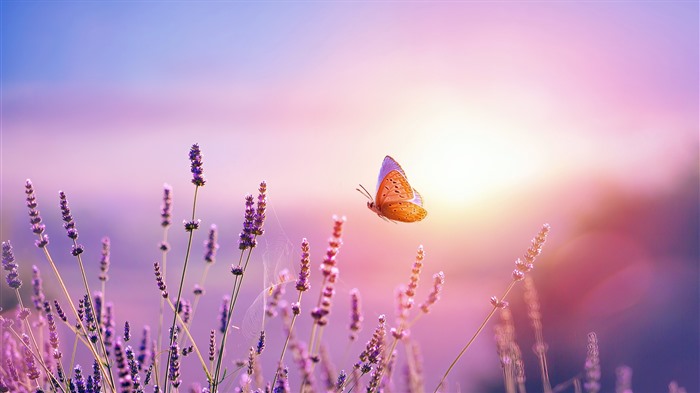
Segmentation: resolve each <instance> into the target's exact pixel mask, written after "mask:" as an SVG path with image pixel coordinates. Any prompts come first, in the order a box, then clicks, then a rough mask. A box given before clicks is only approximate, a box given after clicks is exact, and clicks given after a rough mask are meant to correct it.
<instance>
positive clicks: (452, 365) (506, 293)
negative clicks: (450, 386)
mask: <svg viewBox="0 0 700 393" xmlns="http://www.w3.org/2000/svg"><path fill="white" fill-rule="evenodd" d="M515 283H516V281H515V280H512V281H511V282H510V284H509V285H508V288H507V289H506V291H505V292H504V293H503V296H501V297H500V298H499V303H500V302H503V301H504V300H505V298H506V296H508V293H509V292H510V291H511V289H513V286H514V285H515ZM496 310H498V306H497V305H495V306H493V309H492V310H491V312H489V314H488V315H487V316H486V318H485V319H484V321H483V322H482V323H481V326H479V328H478V329H476V332H474V335H473V336H472V338H471V339H469V341H468V342H467V345H465V346H464V348H462V350H461V351H460V352H459V355H457V357H456V358H455V360H453V361H452V364H450V367H448V368H447V371H445V374H444V375H443V376H442V379H440V383H438V385H437V386H436V387H435V391H434V392H435V393H437V391H438V390H439V389H440V386H442V384H443V383H444V382H445V379H446V378H447V375H448V374H449V373H450V371H452V368H454V366H455V365H456V364H457V362H458V361H459V359H460V358H461V357H462V355H463V354H464V352H466V351H467V349H468V348H469V347H470V346H471V345H472V343H473V342H474V340H476V337H477V336H478V335H479V333H481V331H482V330H484V327H485V326H486V323H487V322H488V321H489V320H490V319H491V317H492V316H493V314H495V313H496Z"/></svg>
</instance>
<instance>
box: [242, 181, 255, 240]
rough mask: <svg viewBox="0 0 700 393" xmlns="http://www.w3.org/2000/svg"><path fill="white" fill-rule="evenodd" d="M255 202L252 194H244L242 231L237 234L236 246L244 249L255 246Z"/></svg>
mask: <svg viewBox="0 0 700 393" xmlns="http://www.w3.org/2000/svg"><path fill="white" fill-rule="evenodd" d="M254 204H255V202H254V201H253V196H252V195H251V194H247V195H246V196H245V215H244V218H243V231H242V232H241V233H240V234H239V235H238V237H239V240H238V248H239V249H241V250H245V249H248V248H253V247H255V246H256V240H255V234H254V231H255V208H254Z"/></svg>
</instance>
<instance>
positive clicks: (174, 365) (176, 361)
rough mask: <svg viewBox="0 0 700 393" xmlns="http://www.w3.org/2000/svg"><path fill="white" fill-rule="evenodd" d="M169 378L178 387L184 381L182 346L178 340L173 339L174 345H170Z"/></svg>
mask: <svg viewBox="0 0 700 393" xmlns="http://www.w3.org/2000/svg"><path fill="white" fill-rule="evenodd" d="M168 379H170V381H171V384H172V385H173V387H175V388H177V387H178V386H180V384H181V383H182V380H181V379H180V346H179V345H177V340H176V339H175V340H173V345H171V346H170V367H169V369H168Z"/></svg>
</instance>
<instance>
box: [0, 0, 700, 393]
mask: <svg viewBox="0 0 700 393" xmlns="http://www.w3.org/2000/svg"><path fill="white" fill-rule="evenodd" d="M0 11H1V12H2V16H1V18H2V20H1V22H2V37H1V43H2V57H1V67H2V68H1V71H2V81H1V82H2V106H1V110H2V132H1V134H0V135H1V138H2V139H1V150H0V151H1V154H2V158H1V164H2V168H1V183H0V187H1V193H0V195H1V198H2V200H1V204H2V213H1V216H0V218H1V224H0V230H1V232H2V240H3V241H4V240H7V239H10V240H11V241H12V243H13V246H14V248H15V254H16V256H17V258H18V262H19V264H20V272H21V275H22V278H23V279H24V282H25V285H24V286H23V288H22V289H23V290H26V291H27V292H26V294H27V299H28V298H29V296H30V295H31V293H30V290H31V286H30V285H29V284H30V282H31V265H32V264H36V265H37V266H38V267H39V268H40V269H42V274H43V277H44V285H45V288H46V291H47V292H48V293H49V295H48V296H49V298H52V297H57V298H61V297H62V294H61V293H60V292H59V288H58V287H57V284H56V281H55V279H53V276H52V274H51V271H50V269H49V265H48V263H47V262H46V261H45V260H44V259H43V254H42V253H41V252H40V250H38V249H37V248H36V247H34V236H33V235H32V234H31V232H30V231H29V222H28V218H27V211H26V208H25V203H24V190H23V187H24V182H25V180H26V179H27V178H30V179H32V181H33V183H34V186H35V189H36V193H37V197H38V201H39V210H40V211H41V213H42V216H43V217H44V221H45V223H46V224H47V233H48V234H49V236H50V238H51V244H50V249H51V251H52V253H53V254H54V257H55V259H56V260H57V263H58V265H59V266H60V268H61V269H62V270H61V271H62V272H63V274H64V278H65V279H66V281H68V283H69V287H70V288H74V291H75V293H79V292H80V288H81V285H82V284H81V281H80V276H79V273H78V270H77V269H76V264H75V261H74V260H73V258H72V257H71V256H70V255H69V251H70V243H69V239H68V238H67V237H66V236H65V235H64V231H63V229H62V228H61V225H60V210H59V208H58V191H59V190H63V191H65V192H66V194H67V196H68V200H69V203H70V206H71V207H72V210H73V214H74V217H75V219H76V221H77V228H78V231H79V233H80V242H81V243H82V244H83V245H84V246H85V248H86V252H85V254H84V261H85V263H86V269H87V271H88V275H89V276H90V279H91V280H92V281H91V283H92V285H94V287H97V282H98V281H97V279H96V277H97V274H98V269H99V264H98V261H99V256H100V239H101V238H102V237H103V236H109V237H110V238H111V241H112V257H111V259H112V266H111V270H110V281H108V290H107V297H108V300H110V301H112V302H114V304H115V309H116V311H115V312H116V318H117V326H121V325H123V322H124V321H125V320H127V319H128V320H129V321H130V322H131V325H132V326H134V327H140V326H141V325H143V324H150V325H152V326H154V324H155V323H156V322H157V321H156V318H155V317H154V315H155V314H157V313H158V307H159V306H158V304H159V300H158V299H159V298H158V291H157V289H156V287H155V284H154V283H153V278H152V273H151V270H152V263H153V262H154V261H156V260H160V258H161V255H160V252H159V251H158V249H157V244H158V242H159V241H160V240H161V237H162V230H161V227H160V225H159V224H160V220H159V219H160V218H159V213H160V204H161V198H162V187H163V184H164V183H168V184H171V185H172V186H173V190H174V191H173V193H174V223H175V226H174V228H172V229H171V231H170V242H171V244H172V251H171V253H170V254H169V257H168V264H169V265H168V271H169V272H174V271H177V270H178V268H179V267H181V266H182V263H183V260H184V254H185V248H186V237H185V233H184V231H183V230H182V229H181V226H180V222H181V221H182V220H183V219H185V218H188V217H189V216H190V214H191V206H192V196H193V193H194V186H193V185H192V184H191V183H190V180H191V174H190V173H189V161H188V158H187V157H188V156H187V155H188V150H189V148H190V146H191V145H192V143H195V142H196V143H199V145H200V147H201V149H202V154H203V160H204V171H205V177H206V179H207V184H206V186H205V187H204V188H202V189H201V190H200V192H199V195H198V205H197V217H198V218H200V219H201V220H202V228H203V229H202V230H200V231H198V232H197V233H196V235H195V240H194V248H193V252H192V257H191V264H190V267H189V268H188V273H187V280H186V282H187V285H186V288H188V290H189V288H191V287H192V285H193V284H194V283H195V282H197V280H198V279H199V277H200V275H201V271H202V270H203V266H204V262H203V260H202V256H203V254H204V250H203V246H202V244H203V242H204V240H205V238H206V235H207V233H206V229H207V228H209V226H210V225H211V224H216V225H217V226H218V228H219V236H220V238H219V243H220V244H221V247H220V250H219V254H218V260H217V262H216V264H215V265H214V266H213V267H212V270H211V271H210V273H209V280H208V282H207V283H206V286H205V287H206V291H207V294H206V296H205V297H204V300H203V303H202V304H203V307H201V308H200V310H199V311H198V312H197V316H196V320H197V322H196V326H197V328H196V332H195V333H196V334H197V335H198V337H200V338H201V343H200V345H202V346H205V347H206V342H207V335H208V331H209V329H210V328H215V327H217V326H218V324H217V312H218V307H219V304H220V302H221V296H223V295H224V294H227V293H229V292H230V287H231V276H230V275H229V273H228V270H229V266H230V264H231V263H234V262H237V260H238V256H239V252H238V243H237V241H238V240H237V239H238V233H239V231H240V230H241V225H242V219H243V202H244V199H243V198H244V195H245V194H247V193H254V194H255V193H257V187H258V184H259V182H260V181H261V180H265V181H267V184H268V190H269V210H268V216H267V222H266V224H265V227H266V231H267V232H266V233H265V235H264V236H263V237H262V238H261V239H260V242H259V247H258V248H257V249H256V250H255V252H254V253H253V260H252V262H251V270H250V272H251V273H250V276H247V278H246V282H245V283H244V286H243V287H244V293H243V298H242V299H241V301H240V302H239V306H238V307H237V310H236V314H235V315H234V323H235V324H237V326H240V327H241V328H240V329H239V330H236V331H235V333H234V335H233V336H232V337H233V338H232V340H231V347H230V348H229V352H228V353H229V355H230V359H234V358H236V357H241V358H242V357H244V356H246V354H247V348H248V346H249V345H250V343H251V340H252V337H254V336H255V333H256V332H257V330H258V329H259V328H258V327H257V326H259V320H260V317H261V315H262V304H263V303H262V301H261V297H259V295H260V293H261V291H262V289H263V287H264V285H265V282H269V277H272V276H274V274H275V273H276V272H277V271H279V269H281V268H283V267H288V268H290V269H292V270H293V271H294V272H297V271H298V266H297V265H298V261H299V256H300V251H299V244H300V242H301V239H302V238H303V237H306V238H308V239H309V242H310V243H311V256H312V264H313V266H314V267H313V270H312V275H315V276H314V279H313V280H314V281H313V284H312V285H314V284H315V286H313V287H312V291H311V294H310V295H308V296H307V297H306V300H305V302H304V303H303V306H304V309H305V311H304V312H303V314H302V315H304V316H306V315H307V314H306V312H307V311H308V310H310V309H311V307H312V306H313V303H314V300H315V299H316V296H317V293H318V292H317V291H318V290H319V285H318V275H319V274H318V270H317V266H318V264H319V263H320V262H321V260H322V258H323V255H324V252H325V249H326V247H327V245H328V244H327V239H328V237H329V236H330V234H331V229H332V219H331V217H332V216H333V215H334V214H338V215H344V216H346V217H347V222H346V224H345V229H344V233H343V242H344V244H343V246H342V248H341V251H340V254H339V256H338V267H339V268H340V283H339V284H338V288H337V289H338V292H337V294H336V298H335V304H334V306H333V307H334V308H333V312H332V314H331V323H330V325H329V327H328V329H327V331H326V332H325V333H324V340H325V341H326V342H327V343H328V345H329V347H330V348H331V353H332V354H333V359H334V360H335V362H336V364H337V368H338V369H346V370H347V369H348V368H349V367H350V365H351V364H352V363H353V362H354V359H355V356H356V354H359V352H360V350H361V348H362V346H363V345H364V343H365V342H366V341H367V340H368V339H369V337H370V335H371V331H372V330H373V329H374V326H375V325H376V321H377V317H378V316H379V315H380V314H387V315H388V316H389V322H390V324H393V321H394V309H395V307H394V305H393V301H394V290H395V288H396V287H397V286H399V285H405V284H406V283H407V282H408V278H409V276H410V269H411V265H412V263H413V260H414V258H415V253H416V249H417V247H418V246H419V245H421V244H422V245H423V246H424V248H425V251H426V259H425V268H424V271H423V275H422V278H421V283H420V284H421V286H420V287H419V295H418V299H417V301H418V302H421V301H422V300H423V298H424V297H425V296H427V293H428V292H429V289H430V286H431V278H430V277H431V276H432V274H433V273H436V272H438V271H444V273H445V276H446V283H445V287H444V291H443V295H442V299H441V300H440V302H439V303H438V304H437V305H436V306H435V307H434V309H433V311H432V312H431V313H430V314H429V315H427V316H425V317H423V318H422V319H421V320H420V321H419V322H418V323H417V324H416V325H415V326H414V327H413V328H412V331H411V334H412V336H411V337H412V338H414V339H415V340H416V341H418V342H419V343H420V344H421V345H422V353H423V357H424V360H425V372H426V388H427V389H428V390H430V391H432V389H434V386H435V385H436V384H437V381H439V379H440V377H441V376H442V374H443V373H444V371H445V370H446V369H447V367H448V366H449V364H450V362H451V361H452V360H453V359H454V357H455V356H456V355H457V353H458V352H459V349H460V348H461V347H462V346H463V345H464V344H465V343H466V342H467V340H468V339H469V337H470V336H471V334H472V333H473V332H474V331H475V330H476V328H477V327H478V325H479V324H480V323H481V321H482V320H483V318H484V317H485V316H486V314H487V313H488V312H489V310H490V305H489V301H488V299H489V297H491V296H493V295H497V294H500V293H502V291H503V290H504V289H505V287H506V286H507V285H508V283H509V280H510V273H511V271H512V269H513V267H514V265H513V261H514V260H515V259H516V258H518V257H520V256H522V254H523V253H524V252H525V250H526V249H527V247H528V246H529V242H530V239H531V238H532V237H533V236H535V234H536V233H537V232H538V230H539V229H540V228H541V226H542V224H544V223H549V224H550V225H551V226H552V230H551V233H550V236H549V239H548V241H547V244H546V245H545V247H544V250H543V254H542V256H541V257H540V258H539V259H538V260H537V262H536V268H535V269H534V270H533V271H532V273H531V274H532V276H533V278H534V280H535V284H536V285H537V288H538V290H539V292H540V300H541V303H542V305H541V307H542V314H543V324H544V337H545V340H546V341H547V344H548V346H549V352H548V359H549V363H550V374H551V380H552V384H553V385H556V384H558V383H560V382H564V381H567V380H568V379H570V378H571V377H573V376H575V375H576V374H577V373H579V372H580V371H582V369H583V364H584V361H585V356H586V334H587V333H588V332H591V331H595V332H596V333H597V334H598V339H599V344H600V353H601V367H602V384H603V390H604V391H612V390H613V389H614V381H615V368H616V367H618V366H620V365H623V364H624V365H628V366H630V367H631V368H632V369H633V372H634V376H633V389H634V391H635V392H660V391H664V390H666V389H667V386H668V383H669V382H670V381H671V380H676V381H678V383H679V384H680V385H681V386H684V387H686V389H687V391H688V392H698V391H700V384H699V381H698V379H699V374H700V373H699V368H700V360H699V353H700V345H699V336H700V335H699V333H700V326H699V319H700V316H699V313H700V303H699V300H698V299H699V294H700V292H699V285H698V283H699V282H700V279H699V277H700V276H699V272H698V265H699V264H698V261H699V259H698V256H699V250H698V244H699V243H700V240H699V239H700V238H699V228H698V218H699V212H698V189H699V183H698V179H699V176H698V163H699V160H698V158H699V157H698V151H699V149H698V105H699V102H698V47H699V42H698V36H699V32H698V11H699V10H698V4H697V2H681V1H677V2H561V3H556V2H494V3H488V2H461V3H456V2H439V3H427V2H406V3H403V2H330V3H319V2H266V3H254V2H204V3H189V2H147V3H134V2H106V3H105V2H62V3H49V2H2V3H1V4H0ZM387 154H389V155H391V156H393V157H394V158H395V159H396V160H397V161H398V162H399V163H401V165H402V166H403V168H404V170H405V171H406V173H407V175H408V179H409V180H410V181H411V184H412V185H413V186H414V187H415V188H416V189H418V190H419V191H420V192H421V194H422V195H423V198H424V201H425V207H426V209H427V210H428V216H427V218H426V219H425V220H424V221H422V222H418V223H412V224H392V223H387V222H384V221H383V220H381V219H379V218H378V217H377V216H376V215H375V214H373V213H372V212H370V211H369V210H367V208H366V200H365V198H364V197H363V196H362V195H360V194H359V193H358V192H356V191H355V188H356V187H357V186H358V184H363V185H364V186H365V187H366V188H367V189H369V190H370V191H373V190H374V189H375V181H376V179H377V173H378V171H379V166H380V164H381V162H382V159H383V158H384V156H385V155H387ZM266 277H268V278H266ZM177 278H178V277H175V276H172V275H169V277H168V283H169V285H170V286H171V288H174V287H175V285H176V281H177ZM266 280H267V281H266ZM352 288H358V289H359V290H360V292H361V294H362V297H363V300H364V302H363V305H364V307H363V308H364V312H365V328H364V330H363V332H362V334H361V335H360V339H359V340H358V341H359V342H358V343H355V344H353V345H352V346H350V348H349V350H347V351H346V341H347V340H346V337H347V334H348V332H347V325H348V323H349V317H348V312H349V311H348V310H349V298H348V291H349V290H350V289H352ZM1 289H2V292H0V293H1V294H2V304H3V308H5V310H6V311H7V310H8V309H10V308H12V306H13V301H14V297H13V296H12V294H11V293H10V292H8V288H7V286H6V285H4V284H3V285H2V286H1ZM288 289H289V290H290V291H291V290H292V288H291V287H289V288H288ZM174 292H175V291H174V290H172V289H171V293H174ZM187 293H189V292H187ZM75 296H77V295H75ZM290 299H291V297H290ZM509 300H510V302H511V309H512V311H513V313H514V316H515V321H516V336H517V341H518V342H519V343H520V345H521V348H522V349H523V353H524V360H525V364H526V373H527V376H528V387H529V389H531V390H532V391H538V390H540V389H541V381H540V378H539V372H538V368H537V359H536V357H535V355H534V354H533V352H532V351H531V350H530V348H531V347H532V344H533V341H534V339H533V333H532V329H531V328H530V323H529V321H528V319H527V309H526V307H525V305H524V304H523V300H522V286H521V285H518V286H516V288H515V290H514V291H513V292H512V293H511V295H510V297H509ZM308 322H309V321H308V318H306V317H305V319H304V321H303V322H302V323H300V325H299V329H300V334H299V336H300V337H301V338H305V337H307V335H308V331H309V323H308ZM495 322H496V321H495V320H494V321H492V322H490V323H489V325H488V326H487V328H486V330H485V331H484V332H483V333H482V335H481V336H479V338H478V339H477V340H476V342H475V345H474V347H473V348H471V349H470V350H469V351H468V352H467V353H466V354H465V356H464V357H463V358H462V359H461V360H460V362H459V363H458V364H457V367H456V368H455V369H454V370H453V371H452V373H451V374H450V377H449V379H448V381H449V388H448V391H462V392H490V391H493V392H496V391H503V383H502V376H501V370H500V363H499V360H498V356H497V354H496V349H495V342H494V339H493V326H494V323H495ZM267 326H268V327H267V329H268V339H269V342H268V346H267V349H266V352H265V353H263V360H264V361H265V362H268V365H269V366H270V367H272V366H271V365H272V364H274V362H275V358H276V357H278V356H279V348H280V345H281V341H282V339H283V337H282V334H281V327H280V324H279V321H275V320H273V321H268V325H267ZM135 330H136V331H137V332H138V331H139V330H140V328H136V329H135ZM278 333H279V334H278ZM137 336H138V333H137ZM68 342H70V341H68ZM399 356H400V357H404V352H403V349H402V348H400V351H399ZM189 360H193V359H187V361H189ZM187 361H186V363H185V364H186V365H187V364H189V365H190V367H191V368H190V370H189V371H188V372H185V373H184V377H185V381H186V383H188V384H189V383H190V382H193V381H202V377H201V375H200V374H201V372H200V370H199V369H198V368H197V367H196V365H195V363H194V362H192V363H191V364H190V363H187ZM290 361H291V360H290ZM270 367H268V370H269V369H270ZM268 374H271V371H268ZM399 374H400V373H398V374H397V377H396V379H395V383H396V388H397V390H398V391H401V390H402V389H403V386H404V385H403V382H402V380H401V378H400V376H399ZM293 386H294V384H293Z"/></svg>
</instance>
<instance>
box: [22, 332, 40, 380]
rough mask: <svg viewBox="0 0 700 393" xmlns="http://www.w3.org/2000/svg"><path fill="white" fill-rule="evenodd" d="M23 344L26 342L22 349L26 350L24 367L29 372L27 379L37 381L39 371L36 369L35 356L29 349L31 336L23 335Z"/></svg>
mask: <svg viewBox="0 0 700 393" xmlns="http://www.w3.org/2000/svg"><path fill="white" fill-rule="evenodd" d="M22 342H24V346H23V348H22V349H23V350H24V366H25V369H26V372H27V378H29V379H31V380H36V379H38V378H39V369H38V368H37V367H36V363H34V355H32V351H31V350H30V349H29V348H30V346H29V336H27V335H26V334H24V333H22Z"/></svg>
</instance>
